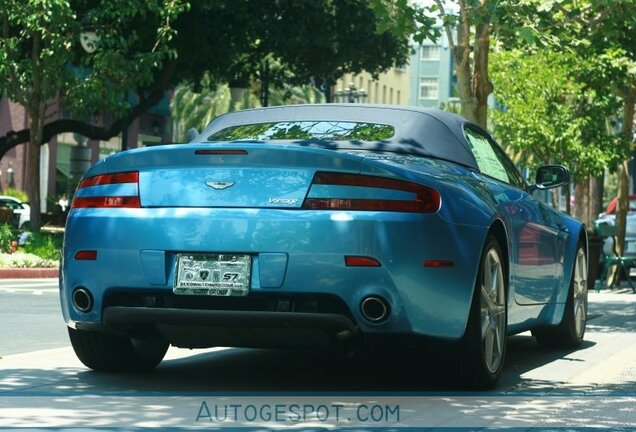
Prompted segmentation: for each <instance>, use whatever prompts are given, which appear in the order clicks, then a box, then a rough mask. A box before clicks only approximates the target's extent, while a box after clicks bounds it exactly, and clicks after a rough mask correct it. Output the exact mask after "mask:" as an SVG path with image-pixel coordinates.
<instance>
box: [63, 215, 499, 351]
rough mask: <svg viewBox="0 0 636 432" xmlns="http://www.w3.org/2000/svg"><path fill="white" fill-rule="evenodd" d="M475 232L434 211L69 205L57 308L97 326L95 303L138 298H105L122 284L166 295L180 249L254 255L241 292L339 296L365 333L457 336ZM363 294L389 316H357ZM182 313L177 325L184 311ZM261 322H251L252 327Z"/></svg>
mask: <svg viewBox="0 0 636 432" xmlns="http://www.w3.org/2000/svg"><path fill="white" fill-rule="evenodd" d="M486 233H487V227H478V226H470V225H454V224H450V223H448V222H447V221H445V220H443V219H442V218H441V217H440V215H438V214H412V213H394V212H384V213H379V212H342V211H337V212H336V211H334V212H331V211H303V210H281V209H213V208H141V209H74V210H72V211H71V214H70V217H69V220H68V222H67V229H66V236H65V245H64V253H63V266H62V273H61V299H62V311H63V313H64V318H65V320H66V322H67V323H71V322H75V323H92V324H95V325H101V324H103V323H104V320H105V316H103V315H104V314H103V312H105V310H106V309H107V308H108V307H110V306H128V307H130V306H146V304H145V303H141V304H121V303H119V304H112V303H110V304H109V303H108V301H106V299H107V297H108V296H109V293H112V292H115V291H117V290H125V291H128V292H135V293H143V292H153V293H159V295H161V296H168V297H170V296H172V292H173V284H174V277H175V263H176V257H177V255H178V254H179V253H182V252H185V253H207V252H210V253H240V254H249V255H250V256H252V258H253V261H252V269H251V271H252V274H251V286H250V293H249V295H248V296H247V297H248V298H255V297H258V296H265V297H272V296H274V297H277V298H280V297H289V296H294V295H327V296H333V297H337V298H339V299H340V300H341V301H342V302H343V303H344V305H345V306H346V308H347V309H348V311H349V312H350V314H348V315H347V317H348V319H350V321H351V322H355V323H356V324H357V325H358V326H359V327H360V331H361V332H362V333H364V334H416V335H422V336H431V337H434V338H441V339H451V340H454V339H458V338H460V337H461V336H462V335H463V332H464V329H465V326H466V320H467V316H468V310H469V306H470V303H471V299H472V293H473V288H474V285H475V278H476V272H477V262H476V261H477V260H476V257H479V256H480V253H481V248H482V245H483V241H484V238H485V236H486ZM83 250H91V251H96V255H97V258H96V259H95V260H89V261H87V260H77V259H75V254H76V253H77V252H78V251H83ZM347 255H354V256H366V257H371V258H374V259H376V260H378V261H379V262H380V263H381V266H380V267H347V266H346V265H345V259H344V258H345V256H347ZM426 260H448V261H453V262H454V267H447V268H433V267H425V266H424V265H423V263H424V261H426ZM78 287H83V288H85V289H87V290H88V291H89V292H90V293H91V295H92V296H93V299H94V308H93V309H92V310H91V311H90V313H81V312H80V311H78V310H77V309H76V308H75V307H74V306H73V304H72V301H71V294H72V293H73V290H75V289H77V288H78ZM371 295H373V296H379V297H382V298H384V299H386V301H387V302H388V304H389V306H390V310H391V316H390V317H389V318H388V319H387V320H386V321H384V322H382V323H370V322H368V321H366V320H365V319H364V318H363V317H362V315H361V312H360V304H361V302H362V301H363V299H365V298H366V297H368V296H371ZM195 300H196V302H200V301H204V302H205V301H209V302H212V300H211V299H206V300H201V299H195ZM165 307H168V308H174V309H179V308H180V307H179V306H178V305H177V306H173V305H169V304H166V305H165ZM192 309H205V310H206V311H210V313H211V315H214V313H215V311H218V310H219V308H218V307H217V306H216V303H215V304H211V305H210V307H188V310H187V311H185V312H184V314H186V315H187V314H190V313H191V311H192ZM225 310H232V312H231V313H236V314H239V315H240V314H241V313H242V312H241V308H232V307H230V306H228V308H226V309H225ZM274 311H275V310H274ZM255 316H256V317H260V315H255ZM183 322H188V320H187V317H186V316H185V315H184V321H183ZM162 325H164V324H162ZM171 325H172V324H171ZM260 327H261V325H260V324H259V323H257V322H254V323H253V327H252V328H253V329H258V328H260ZM319 327H320V326H319ZM321 331H322V330H321ZM199 333H200V334H199V336H202V335H203V333H204V332H199ZM235 333H236V332H235ZM192 342H193V343H194V342H195V341H194V340H193V341H192ZM229 345H230V346H236V344H235V343H230V344H229ZM270 346H271V345H270Z"/></svg>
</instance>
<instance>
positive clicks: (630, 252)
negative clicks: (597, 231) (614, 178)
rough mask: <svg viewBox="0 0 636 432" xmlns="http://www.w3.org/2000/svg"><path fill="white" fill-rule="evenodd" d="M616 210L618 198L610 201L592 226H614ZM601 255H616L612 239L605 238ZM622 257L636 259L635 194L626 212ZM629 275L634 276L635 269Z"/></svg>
mask: <svg viewBox="0 0 636 432" xmlns="http://www.w3.org/2000/svg"><path fill="white" fill-rule="evenodd" d="M617 209H618V197H614V198H612V199H611V200H610V202H609V204H608V205H607V208H606V209H605V211H604V212H603V213H601V214H599V215H598V218H597V219H596V220H595V221H594V226H597V225H599V224H601V223H606V224H608V225H610V226H614V225H615V224H616V211H617ZM603 255H606V256H613V255H616V253H615V251H614V239H613V238H612V237H606V238H605V239H604V241H603ZM623 256H628V257H636V194H633V195H630V196H629V210H628V211H627V223H626V227H625V250H624V251H623ZM599 274H600V272H599ZM630 274H631V275H632V276H633V275H635V274H636V269H632V270H630Z"/></svg>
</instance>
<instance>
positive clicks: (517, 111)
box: [491, 50, 625, 179]
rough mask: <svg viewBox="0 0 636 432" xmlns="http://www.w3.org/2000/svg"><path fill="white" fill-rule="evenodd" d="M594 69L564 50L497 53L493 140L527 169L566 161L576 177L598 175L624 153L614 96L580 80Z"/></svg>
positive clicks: (596, 66)
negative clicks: (496, 138)
mask: <svg viewBox="0 0 636 432" xmlns="http://www.w3.org/2000/svg"><path fill="white" fill-rule="evenodd" d="M599 69H602V65H601V64H598V63H595V62H586V61H585V60H584V59H581V58H579V57H577V56H576V55H574V54H572V53H568V52H553V51H549V50H539V51H536V52H533V53H528V52H526V51H522V50H510V51H501V52H497V53H496V54H495V55H494V56H493V61H492V62H491V73H492V77H493V82H494V84H495V88H496V90H495V98H496V101H497V105H498V106H497V109H493V110H492V111H491V116H492V120H493V124H494V128H495V134H496V136H497V137H498V139H499V140H500V141H501V142H502V143H503V144H505V145H509V146H510V147H511V148H512V150H513V152H514V153H515V154H516V156H517V158H521V159H522V160H523V163H524V165H525V166H528V167H529V168H535V167H537V166H538V165H542V164H547V163H563V162H565V161H567V162H568V163H569V165H570V169H571V170H572V172H573V174H574V177H575V179H583V178H586V177H588V176H590V175H601V174H602V173H603V171H604V170H605V168H606V167H607V166H609V165H612V164H615V163H617V162H618V161H619V160H620V159H621V158H622V157H624V156H625V154H624V152H622V151H621V148H620V146H619V140H618V138H617V137H616V135H615V134H614V132H613V129H614V125H613V123H612V122H615V120H614V118H613V117H614V115H615V113H616V110H617V109H618V107H619V104H618V103H617V100H616V97H615V96H614V95H613V94H612V93H609V92H599V91H597V89H596V88H594V87H593V86H591V85H590V84H589V83H588V82H586V81H585V80H584V78H586V77H589V76H590V75H595V74H596V73H598V71H599ZM512 71H514V73H511V72H512Z"/></svg>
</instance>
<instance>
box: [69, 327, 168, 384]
mask: <svg viewBox="0 0 636 432" xmlns="http://www.w3.org/2000/svg"><path fill="white" fill-rule="evenodd" d="M68 335H69V337H70V339H71V345H73V350H74V351H75V354H76V355H77V357H78V358H79V359H80V360H81V362H82V363H84V365H86V366H87V367H89V368H91V369H93V370H94V371H97V372H123V373H134V372H146V371H150V370H153V369H154V368H155V367H157V365H158V364H159V363H160V362H161V360H163V357H164V355H165V354H166V351H167V350H168V346H169V345H170V344H169V343H168V342H167V341H165V340H161V339H153V340H146V339H143V340H142V339H131V338H127V337H122V336H116V335H111V334H108V333H102V332H97V331H86V330H75V329H72V328H70V327H69V328H68Z"/></svg>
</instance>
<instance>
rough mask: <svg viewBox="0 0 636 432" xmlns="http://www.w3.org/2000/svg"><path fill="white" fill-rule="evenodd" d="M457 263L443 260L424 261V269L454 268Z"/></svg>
mask: <svg viewBox="0 0 636 432" xmlns="http://www.w3.org/2000/svg"><path fill="white" fill-rule="evenodd" d="M453 266H455V263H454V262H453V261H443V260H428V261H424V267H453Z"/></svg>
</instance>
